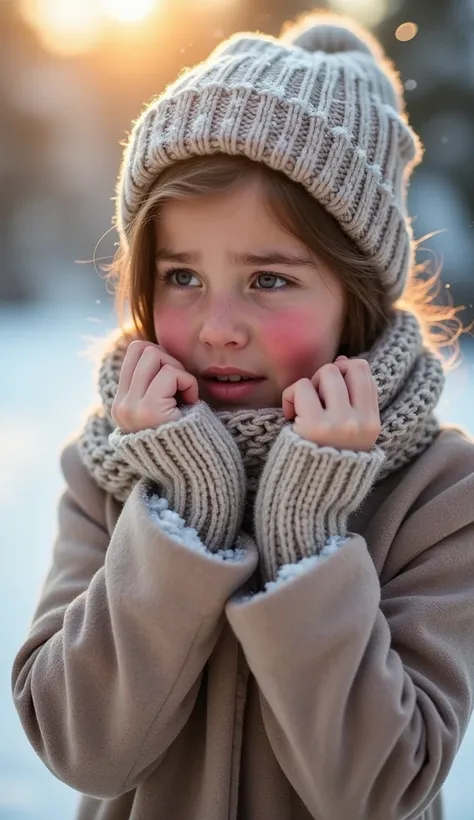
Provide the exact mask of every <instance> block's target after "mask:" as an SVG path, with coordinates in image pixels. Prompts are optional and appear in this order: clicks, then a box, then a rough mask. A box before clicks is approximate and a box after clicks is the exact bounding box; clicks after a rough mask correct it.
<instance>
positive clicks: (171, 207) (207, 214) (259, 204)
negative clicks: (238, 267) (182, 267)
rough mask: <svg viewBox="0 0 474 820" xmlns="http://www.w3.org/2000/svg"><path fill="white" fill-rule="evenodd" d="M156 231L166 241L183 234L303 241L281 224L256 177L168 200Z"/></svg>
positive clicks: (241, 241) (287, 242)
mask: <svg viewBox="0 0 474 820" xmlns="http://www.w3.org/2000/svg"><path fill="white" fill-rule="evenodd" d="M155 233H156V236H157V238H158V239H159V240H160V243H165V244H167V243H168V242H169V241H173V240H175V241H176V240H178V239H180V240H181V239H182V238H183V237H186V238H187V239H188V240H191V238H194V237H195V238H196V239H197V240H199V241H200V242H202V241H203V240H204V239H206V238H208V237H209V236H212V238H213V239H214V241H216V242H218V241H219V240H221V239H223V238H224V237H226V236H228V235H232V237H233V240H234V242H235V243H236V244H237V245H239V244H243V245H248V243H249V241H257V243H260V242H261V241H262V240H263V243H264V244H268V241H269V240H270V239H271V238H272V237H273V238H274V239H276V238H278V240H279V241H280V242H281V241H284V244H285V245H287V246H295V245H299V244H301V243H300V242H299V240H298V239H297V237H296V236H292V235H290V234H289V233H288V231H285V230H284V229H283V227H282V226H281V225H280V224H279V222H278V220H277V219H276V217H275V216H274V215H273V213H272V212H271V208H270V207H269V203H268V198H267V197H266V195H265V192H264V191H263V189H262V186H261V185H260V184H258V183H256V182H255V181H253V180H248V181H244V182H242V183H241V184H240V185H238V186H234V187H233V188H230V189H228V190H225V191H217V192H212V193H209V194H204V195H199V196H190V197H186V198H179V199H169V200H167V201H166V202H164V203H163V205H162V206H161V208H160V212H159V214H158V216H157V218H156V219H155Z"/></svg>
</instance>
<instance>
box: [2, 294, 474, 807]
mask: <svg viewBox="0 0 474 820" xmlns="http://www.w3.org/2000/svg"><path fill="white" fill-rule="evenodd" d="M112 322H113V320H112V318H111V315H110V312H109V310H108V309H105V308H103V307H102V306H100V305H96V304H92V306H87V307H84V306H79V307H76V308H75V309H74V310H71V307H70V306H68V307H67V308H63V307H62V306H54V307H53V306H48V307H47V308H43V309H34V310H16V311H14V310H11V309H10V310H6V309H3V310H0V365H1V376H2V390H1V399H0V452H1V456H2V458H1V462H2V469H1V470H0V515H1V533H2V536H1V564H0V567H1V569H0V624H1V627H0V629H1V640H0V725H1V726H2V727H3V728H2V731H1V734H0V820H70V818H72V817H73V816H74V808H75V805H76V802H77V795H76V793H75V792H73V791H71V790H70V789H68V788H67V787H66V786H64V785H63V784H62V783H60V782H59V781H57V780H56V779H55V778H54V777H53V776H52V775H51V774H50V773H49V772H48V771H47V769H46V768H45V767H44V766H43V764H42V763H41V762H40V761H39V760H38V759H37V757H36V755H35V753H34V752H33V750H32V749H31V747H30V746H29V744H28V742H27V741H26V739H25V737H24V735H23V732H22V729H21V726H20V723H19V721H18V718H17V715H16V712H15V711H14V709H13V706H12V703H11V696H10V669H11V664H12V661H13V657H14V654H15V652H16V651H17V649H18V647H19V646H20V645H21V642H22V641H23V639H24V637H25V635H26V632H27V629H28V624H29V619H30V617H31V614H32V611H33V608H34V604H35V600H36V597H37V595H38V593H39V590H40V586H41V583H42V580H43V577H44V574H45V572H46V570H47V567H48V563H49V557H50V556H49V551H50V546H51V542H52V539H53V536H54V532H55V526H56V522H55V515H56V500H57V496H58V493H59V492H60V489H61V486H62V482H61V477H60V473H59V467H58V459H57V454H58V450H59V447H60V444H61V442H62V441H63V440H64V439H65V438H66V437H67V436H68V435H70V434H71V433H72V432H73V431H74V430H75V429H76V428H77V427H78V426H79V425H80V423H81V420H82V418H83V417H84V413H85V411H86V408H87V406H88V405H89V403H90V402H91V401H92V399H93V395H94V388H93V379H92V367H91V362H90V360H89V359H87V358H86V357H84V356H81V355H79V354H80V351H82V350H84V348H85V346H86V337H91V336H101V335H102V334H103V333H104V332H105V331H106V330H107V328H109V327H111V326H112ZM466 354H467V358H466V359H465V360H464V362H463V363H462V365H461V366H460V367H459V368H458V369H456V370H455V371H453V372H452V373H451V374H450V376H449V380H448V389H447V390H446V391H445V393H444V396H443V400H442V404H441V408H440V415H441V417H442V418H443V420H446V421H451V422H454V423H457V424H461V425H462V426H464V427H465V428H467V429H468V430H469V431H470V432H471V433H472V434H474V414H473V412H472V408H473V405H474V345H471V346H467V347H466ZM473 771H474V721H473V722H472V723H471V726H470V728H469V730H468V733H467V735H466V737H465V740H464V742H463V745H462V747H461V750H460V752H459V754H458V757H457V759H456V762H455V764H454V766H453V769H452V771H451V774H450V776H449V778H448V781H447V784H446V786H445V789H444V794H445V805H446V820H474V788H473V785H472V772H473Z"/></svg>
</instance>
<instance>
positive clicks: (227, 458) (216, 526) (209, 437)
mask: <svg viewBox="0 0 474 820" xmlns="http://www.w3.org/2000/svg"><path fill="white" fill-rule="evenodd" d="M109 442H110V444H111V446H112V447H113V448H114V449H115V452H116V453H117V454H118V455H119V456H120V457H121V458H122V459H123V461H124V462H126V463H127V464H128V465H129V466H130V467H131V469H132V470H133V472H134V473H135V474H137V475H140V476H142V477H144V478H149V479H151V480H152V481H154V482H156V483H157V484H158V487H159V494H160V497H161V498H164V499H166V501H167V502H168V505H169V507H170V508H171V509H172V510H173V511H174V512H175V513H177V514H178V515H179V516H180V517H181V518H182V519H183V520H184V521H185V522H186V525H187V526H188V527H190V528H193V529H195V530H196V532H197V533H198V535H199V537H200V538H201V540H202V542H203V543H204V544H205V545H206V547H207V548H208V550H210V551H211V552H216V551H217V550H226V549H227V548H230V547H231V546H233V544H234V542H235V538H236V536H237V533H238V531H239V529H240V525H241V523H242V516H243V508H244V502H245V473H244V468H243V464H242V459H241V458H240V454H239V451H238V449H237V446H236V444H235V442H234V440H233V438H232V436H230V435H229V433H228V432H227V431H226V430H225V428H224V427H223V426H222V424H220V422H219V420H218V419H217V418H216V416H215V415H214V413H212V411H211V409H210V408H209V407H208V405H207V404H205V403H204V402H198V404H196V405H195V406H193V407H188V408H186V411H185V412H184V414H183V417H182V418H181V419H179V420H178V421H173V422H169V423H167V424H162V425H160V427H158V428H157V429H148V430H140V431H139V432H137V433H123V432H122V431H121V430H119V429H116V430H115V431H114V432H113V433H112V434H111V435H110V438H109Z"/></svg>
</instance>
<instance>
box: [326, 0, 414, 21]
mask: <svg viewBox="0 0 474 820" xmlns="http://www.w3.org/2000/svg"><path fill="white" fill-rule="evenodd" d="M397 5H398V2H397V0H329V2H328V6H329V7H330V9H331V10H332V11H336V12H339V13H341V14H349V15H350V16H351V17H355V19H356V20H358V21H359V22H360V23H362V24H363V25H366V26H376V25H377V23H380V22H381V20H383V19H384V17H386V16H387V14H388V11H389V10H390V11H393V9H394V7H395V6H397Z"/></svg>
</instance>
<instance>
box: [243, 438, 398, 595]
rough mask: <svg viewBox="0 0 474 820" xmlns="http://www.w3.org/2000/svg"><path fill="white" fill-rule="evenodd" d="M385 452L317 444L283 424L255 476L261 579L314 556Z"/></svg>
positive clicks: (336, 530) (341, 531) (362, 493)
mask: <svg viewBox="0 0 474 820" xmlns="http://www.w3.org/2000/svg"><path fill="white" fill-rule="evenodd" d="M384 460H385V455H384V453H383V451H382V450H381V449H380V448H379V447H374V448H373V449H372V450H371V451H370V452H361V451H359V452H355V451H352V450H336V449H334V448H332V447H319V446H318V445H317V444H314V443H313V442H311V441H307V440H306V439H304V438H302V437H301V436H299V435H298V434H297V433H295V432H294V430H293V428H292V426H290V425H288V426H286V427H284V428H283V430H282V431H281V432H280V433H279V435H278V438H277V439H276V441H275V444H274V445H273V447H272V449H271V451H270V455H269V457H268V460H267V463H266V465H265V469H264V471H263V473H262V477H261V479H260V484H259V489H258V493H257V498H256V504H255V535H256V540H257V544H258V547H259V552H260V555H261V560H262V562H263V573H264V580H265V581H269V580H270V581H272V580H274V579H275V578H276V576H277V573H278V570H279V568H280V567H282V566H283V565H285V564H294V563H296V562H297V561H299V560H301V559H302V558H305V557H308V556H311V555H315V554H318V553H319V552H321V550H322V549H323V548H324V545H325V544H327V542H328V540H329V539H330V538H331V537H333V536H340V537H342V538H344V537H345V536H346V535H347V520H348V517H349V515H350V514H351V513H352V512H354V511H355V510H356V509H357V508H358V507H359V506H360V504H361V503H362V501H363V500H364V498H365V497H366V496H367V495H368V493H369V492H370V490H371V488H372V486H373V483H374V481H375V478H376V476H377V473H378V472H379V470H380V468H381V466H382V464H383V462H384Z"/></svg>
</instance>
